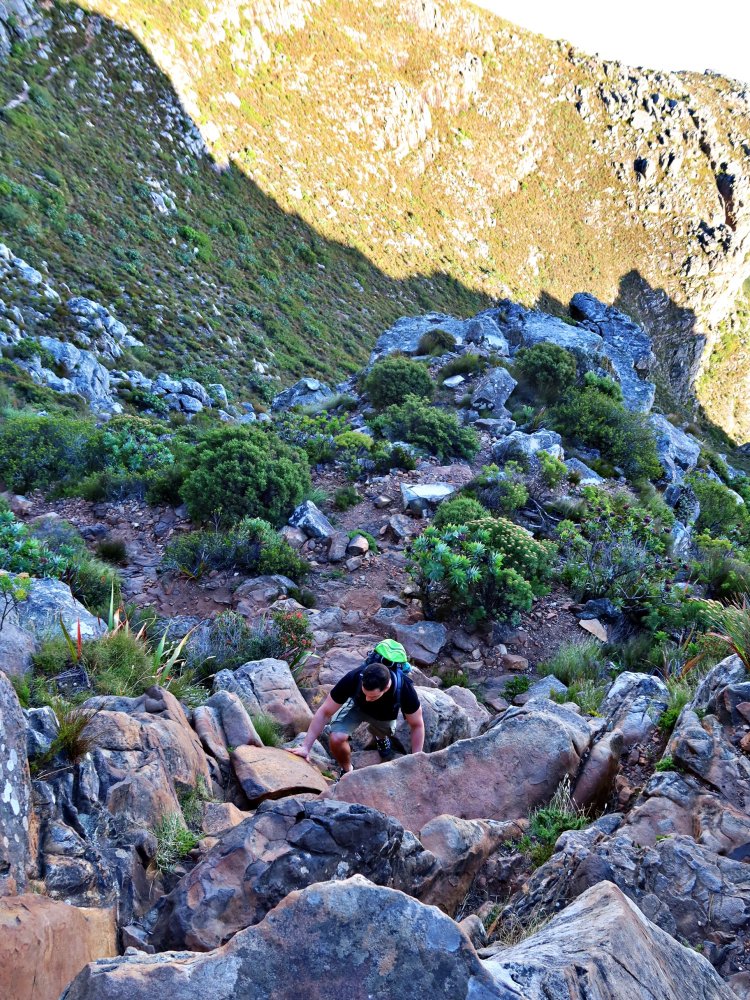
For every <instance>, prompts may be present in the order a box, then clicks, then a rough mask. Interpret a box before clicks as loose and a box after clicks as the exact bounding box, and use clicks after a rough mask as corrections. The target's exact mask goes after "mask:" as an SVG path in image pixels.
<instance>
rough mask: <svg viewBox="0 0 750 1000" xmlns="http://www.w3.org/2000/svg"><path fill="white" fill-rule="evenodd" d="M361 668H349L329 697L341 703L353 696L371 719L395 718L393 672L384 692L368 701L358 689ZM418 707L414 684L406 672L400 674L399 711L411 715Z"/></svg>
mask: <svg viewBox="0 0 750 1000" xmlns="http://www.w3.org/2000/svg"><path fill="white" fill-rule="evenodd" d="M362 669H363V668H362V667H357V669H356V670H350V671H349V673H348V674H344V676H343V677H342V678H341V680H340V681H339V682H338V684H336V685H335V687H334V688H333V689H332V691H331V698H333V700H334V701H335V702H336V703H337V704H339V705H343V704H344V702H345V701H348V699H349V698H353V699H354V704H355V705H356V706H357V708H361V709H362V711H363V712H366V713H367V714H368V715H369V716H371V717H372V718H373V719H379V720H380V721H381V722H388V721H390V720H391V719H397V718H398V709H397V708H396V705H395V701H396V699H395V693H396V692H395V689H396V677H395V675H394V672H393V671H391V686H390V687H389V688H388V690H387V691H386V692H385V694H383V695H381V696H380V698H376V699H375V700H374V701H368V700H367V699H366V698H365V696H364V695H363V694H362V692H361V690H360V679H361V677H362ZM418 708H419V696H418V695H417V692H416V691H415V689H414V685H413V684H412V682H411V681H410V680H409V678H408V677H407V676H406V674H402V677H401V711H402V712H403V713H404V715H411V714H412V712H416V711H417V709H418Z"/></svg>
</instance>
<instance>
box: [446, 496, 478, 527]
mask: <svg viewBox="0 0 750 1000" xmlns="http://www.w3.org/2000/svg"><path fill="white" fill-rule="evenodd" d="M489 513H490V512H489V511H488V510H487V508H486V507H483V506H482V505H481V503H479V502H478V501H477V500H474V499H473V497H469V496H458V497H453V498H452V499H450V500H445V501H444V502H443V503H441V504H440V506H439V507H438V509H437V511H436V512H435V516H434V518H433V519H432V524H433V526H434V527H435V528H443V527H445V525H447V524H471V522H472V521H479V520H481V519H482V518H484V517H489Z"/></svg>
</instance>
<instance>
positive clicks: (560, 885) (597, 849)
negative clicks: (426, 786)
mask: <svg viewBox="0 0 750 1000" xmlns="http://www.w3.org/2000/svg"><path fill="white" fill-rule="evenodd" d="M427 846H429V845H427ZM605 880H606V881H608V882H613V883H614V884H615V885H616V886H617V887H618V888H619V889H621V890H622V892H624V893H625V895H626V896H627V897H628V898H629V899H630V900H632V901H633V902H634V903H635V904H636V905H637V906H638V908H639V909H640V911H641V912H642V913H643V915H644V916H646V917H648V919H649V920H651V921H653V922H654V923H655V924H656V925H657V926H659V927H661V928H662V930H664V931H666V932H667V933H668V934H670V935H671V936H672V937H674V938H677V939H678V940H680V941H682V942H685V943H687V944H689V945H691V946H692V947H693V948H696V949H700V950H702V951H703V953H704V954H705V955H706V957H707V958H709V960H710V961H712V964H716V963H717V962H718V963H719V969H720V971H721V972H722V974H723V975H726V974H727V973H728V972H729V971H730V969H731V968H732V964H733V963H735V964H736V963H737V962H738V960H740V953H741V952H742V950H743V945H742V940H741V939H740V940H738V934H742V933H743V932H745V931H746V929H747V926H748V919H749V918H750V871H749V870H748V867H747V865H745V864H742V863H741V862H738V861H730V860H729V859H727V858H722V857H719V856H718V855H717V854H714V853H713V852H712V851H709V850H707V849H706V848H705V847H702V846H701V845H699V844H697V843H696V842H695V841H694V840H693V839H692V837H680V836H676V837H666V838H665V839H663V840H660V841H658V842H657V843H655V844H654V845H653V846H652V847H646V848H643V847H641V846H639V845H637V844H635V843H634V842H633V841H632V840H631V839H630V837H628V836H627V835H625V834H622V833H619V832H617V831H614V832H613V833H611V834H608V833H607V831H606V830H603V829H601V828H600V827H599V824H594V825H593V826H591V827H589V828H588V829H586V830H570V831H568V832H567V833H565V834H563V835H562V837H560V839H559V840H558V842H557V844H556V845H555V854H553V856H552V857H551V858H550V860H549V861H547V862H546V863H545V864H544V865H542V866H541V867H540V868H538V869H537V870H536V871H535V872H534V873H533V874H532V875H531V877H530V878H529V879H528V882H527V884H526V885H525V886H524V890H523V892H520V893H518V894H517V895H516V896H515V897H514V898H513V899H512V900H511V902H510V903H509V904H508V906H507V907H505V909H504V910H503V914H502V920H503V921H510V922H513V923H525V922H527V921H528V920H530V919H535V920H540V919H544V918H545V917H551V916H553V915H554V914H555V913H557V912H558V911H559V909H560V907H561V905H562V906H567V905H568V903H570V902H572V901H573V900H574V899H576V898H577V897H578V896H580V895H581V893H583V892H585V891H586V890H587V889H589V888H591V887H592V886H594V885H596V884H597V883H599V882H602V881H605ZM712 946H713V947H712Z"/></svg>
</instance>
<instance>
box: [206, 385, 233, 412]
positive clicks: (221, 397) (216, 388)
mask: <svg viewBox="0 0 750 1000" xmlns="http://www.w3.org/2000/svg"><path fill="white" fill-rule="evenodd" d="M206 389H207V390H208V394H209V396H210V398H211V403H212V404H213V405H214V406H227V405H228V404H229V398H228V396H227V390H226V389H225V388H224V386H223V385H222V384H221V383H220V382H214V383H212V384H211V385H207V386H206Z"/></svg>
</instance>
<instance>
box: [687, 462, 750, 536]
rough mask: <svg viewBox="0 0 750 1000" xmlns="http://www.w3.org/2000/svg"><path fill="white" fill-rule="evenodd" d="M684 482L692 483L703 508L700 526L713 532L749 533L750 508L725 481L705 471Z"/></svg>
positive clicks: (723, 533) (699, 520)
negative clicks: (710, 475) (720, 480)
mask: <svg viewBox="0 0 750 1000" xmlns="http://www.w3.org/2000/svg"><path fill="white" fill-rule="evenodd" d="M685 481H686V482H687V484H688V485H689V486H692V488H693V490H694V491H695V495H696V496H697V497H698V500H699V501H700V505H701V510H700V514H699V515H698V521H697V527H698V528H699V529H700V530H701V531H708V532H710V533H711V534H712V535H740V536H743V537H747V536H748V534H750V516H749V515H748V513H747V507H746V506H745V504H744V503H742V502H740V501H739V500H738V499H737V497H736V496H735V495H734V493H733V492H732V491H731V490H730V489H729V488H728V487H726V486H725V485H724V484H723V483H720V482H717V481H716V480H715V479H711V478H709V477H708V476H707V475H706V474H705V473H703V472H693V473H691V474H690V475H689V476H686V478H685Z"/></svg>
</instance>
